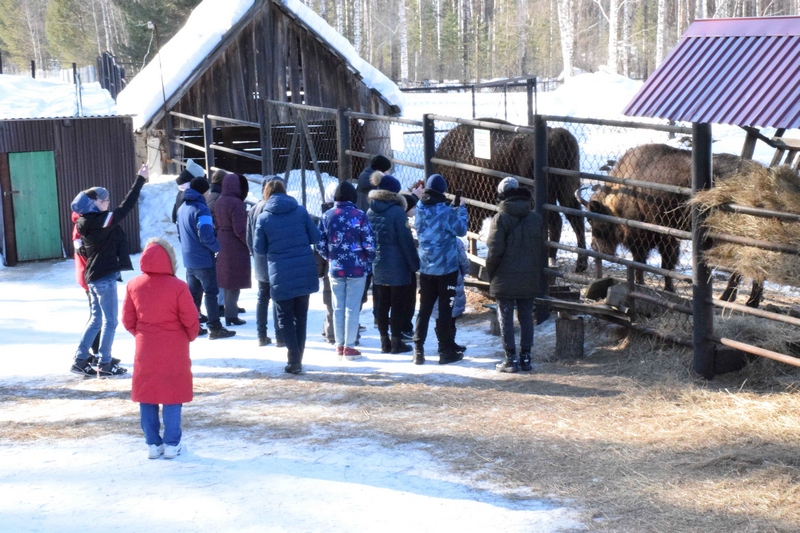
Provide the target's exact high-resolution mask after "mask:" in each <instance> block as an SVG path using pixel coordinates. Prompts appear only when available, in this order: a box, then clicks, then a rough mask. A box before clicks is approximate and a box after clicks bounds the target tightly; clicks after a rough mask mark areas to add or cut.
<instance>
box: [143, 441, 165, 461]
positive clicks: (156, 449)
mask: <svg viewBox="0 0 800 533" xmlns="http://www.w3.org/2000/svg"><path fill="white" fill-rule="evenodd" d="M162 455H164V445H163V444H151V445H150V451H149V452H148V454H147V458H148V459H158V458H159V457H161V456H162Z"/></svg>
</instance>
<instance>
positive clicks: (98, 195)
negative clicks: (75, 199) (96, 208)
mask: <svg viewBox="0 0 800 533" xmlns="http://www.w3.org/2000/svg"><path fill="white" fill-rule="evenodd" d="M86 196H88V197H89V198H91V199H92V200H108V197H109V194H108V190H107V189H106V188H104V187H92V188H91V189H87V190H86Z"/></svg>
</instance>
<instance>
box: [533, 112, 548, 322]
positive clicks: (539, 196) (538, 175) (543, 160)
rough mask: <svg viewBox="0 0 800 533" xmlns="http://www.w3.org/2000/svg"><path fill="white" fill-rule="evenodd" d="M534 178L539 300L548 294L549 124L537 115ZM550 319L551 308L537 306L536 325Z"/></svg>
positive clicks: (534, 135) (534, 128) (534, 129)
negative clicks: (539, 238) (539, 235)
mask: <svg viewBox="0 0 800 533" xmlns="http://www.w3.org/2000/svg"><path fill="white" fill-rule="evenodd" d="M533 137H534V142H533V147H534V148H533V177H534V180H535V181H536V185H535V186H534V208H535V210H536V212H537V213H538V214H539V216H540V217H542V247H541V250H539V267H538V268H539V288H538V291H537V294H536V297H537V298H546V297H547V294H548V285H549V284H548V282H547V275H546V274H545V272H544V269H545V267H547V249H546V248H545V246H544V241H545V240H546V239H547V231H546V229H545V228H546V227H547V224H545V223H544V221H545V220H547V212H546V211H545V210H544V204H546V203H547V172H545V170H544V169H545V167H547V124H546V123H545V121H544V120H543V119H542V117H541V116H539V115H536V116H535V117H534V122H533ZM549 317H550V308H549V306H547V305H537V306H536V312H535V318H536V323H537V324H540V323H542V322H544V321H545V320H547V319H548V318H549Z"/></svg>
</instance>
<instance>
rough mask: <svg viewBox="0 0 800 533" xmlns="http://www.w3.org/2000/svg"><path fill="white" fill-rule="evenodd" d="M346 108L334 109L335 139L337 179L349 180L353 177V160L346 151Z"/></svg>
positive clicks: (348, 133)
mask: <svg viewBox="0 0 800 533" xmlns="http://www.w3.org/2000/svg"><path fill="white" fill-rule="evenodd" d="M347 111H348V110H347V109H344V108H339V109H338V110H337V111H336V122H337V128H336V140H337V144H338V149H339V181H340V182H342V181H350V180H351V179H352V178H353V160H352V158H351V157H350V155H349V154H348V153H347V150H349V149H350V119H349V118H348V117H347V115H345V113H346V112H347Z"/></svg>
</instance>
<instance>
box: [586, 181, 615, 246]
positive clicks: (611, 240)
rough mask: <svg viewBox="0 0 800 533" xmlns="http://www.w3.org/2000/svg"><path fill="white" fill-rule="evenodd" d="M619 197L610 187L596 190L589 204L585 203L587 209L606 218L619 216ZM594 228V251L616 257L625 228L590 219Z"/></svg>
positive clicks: (590, 223)
mask: <svg viewBox="0 0 800 533" xmlns="http://www.w3.org/2000/svg"><path fill="white" fill-rule="evenodd" d="M616 201H617V195H616V194H614V190H613V189H612V188H611V187H608V186H602V187H597V188H595V192H594V194H592V197H591V198H590V199H589V201H588V202H584V205H585V206H586V209H587V210H588V211H590V212H592V213H597V214H598V215H606V216H612V217H613V216H618V213H617V212H616ZM589 225H590V226H591V228H592V250H594V251H596V252H600V253H602V254H608V255H614V253H615V252H616V250H617V246H619V245H620V244H622V242H623V239H624V235H623V226H620V225H619V224H615V223H613V222H606V221H605V220H597V219H594V218H590V219H589Z"/></svg>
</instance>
